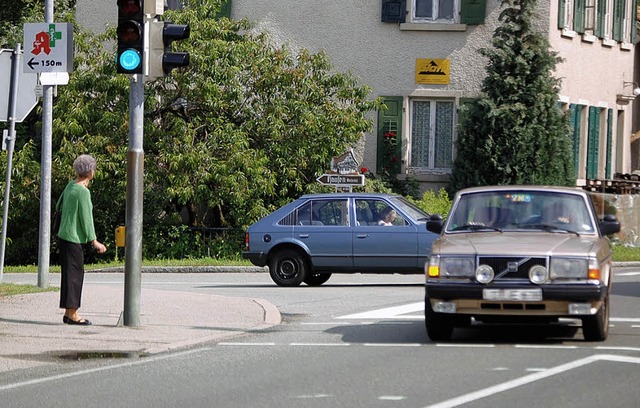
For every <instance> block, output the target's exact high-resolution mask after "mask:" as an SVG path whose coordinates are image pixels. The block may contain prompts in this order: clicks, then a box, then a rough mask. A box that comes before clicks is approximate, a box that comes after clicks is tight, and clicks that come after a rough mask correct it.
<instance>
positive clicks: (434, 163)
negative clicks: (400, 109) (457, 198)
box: [409, 100, 455, 173]
mask: <svg viewBox="0 0 640 408" xmlns="http://www.w3.org/2000/svg"><path fill="white" fill-rule="evenodd" d="M454 114H455V104H454V102H453V101H447V100H413V101H411V140H410V149H409V150H410V154H409V168H410V170H411V171H412V172H418V173H419V172H429V173H434V172H436V173H449V172H450V171H451V167H452V164H453V142H454V123H455V122H454Z"/></svg>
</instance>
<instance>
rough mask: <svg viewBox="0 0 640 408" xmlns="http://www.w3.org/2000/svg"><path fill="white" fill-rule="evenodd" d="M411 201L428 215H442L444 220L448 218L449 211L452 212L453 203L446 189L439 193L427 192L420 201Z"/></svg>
mask: <svg viewBox="0 0 640 408" xmlns="http://www.w3.org/2000/svg"><path fill="white" fill-rule="evenodd" d="M409 200H410V201H411V202H413V203H414V204H415V205H417V206H418V207H420V208H421V209H423V210H424V211H426V212H427V213H429V214H440V215H442V218H447V216H448V215H449V211H451V203H452V202H451V199H450V198H449V194H448V193H447V191H446V190H445V189H444V188H441V189H440V190H439V191H438V192H437V193H436V192H435V191H433V190H429V191H425V192H424V194H422V198H420V199H419V200H416V199H412V198H411V197H409Z"/></svg>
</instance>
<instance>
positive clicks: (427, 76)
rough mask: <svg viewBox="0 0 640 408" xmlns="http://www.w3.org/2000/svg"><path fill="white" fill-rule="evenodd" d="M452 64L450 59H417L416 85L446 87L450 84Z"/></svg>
mask: <svg viewBox="0 0 640 408" xmlns="http://www.w3.org/2000/svg"><path fill="white" fill-rule="evenodd" d="M450 69H451V63H450V61H449V60H448V59H431V58H417V59H416V84H437V85H446V84H448V83H449V76H450Z"/></svg>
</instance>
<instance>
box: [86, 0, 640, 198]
mask: <svg viewBox="0 0 640 408" xmlns="http://www.w3.org/2000/svg"><path fill="white" fill-rule="evenodd" d="M636 1H637V0H539V1H538V3H537V16H536V18H535V19H534V20H535V21H536V24H537V27H536V28H537V29H538V30H540V32H541V33H543V34H544V35H546V36H547V37H548V39H549V42H550V45H551V47H552V49H553V50H555V51H557V52H559V55H560V57H562V58H563V62H562V63H560V64H559V65H558V66H557V70H556V72H555V73H554V75H555V76H556V77H558V78H560V79H561V80H562V83H561V91H560V97H559V103H560V104H561V106H562V107H563V109H567V110H570V117H571V122H572V125H573V141H574V158H573V159H574V166H575V170H576V175H577V179H576V184H578V185H581V184H584V183H585V182H586V180H587V179H608V178H612V177H613V175H614V174H615V173H630V172H633V171H634V170H636V169H638V168H640V164H639V161H640V160H639V159H640V140H638V138H637V136H636V133H635V132H637V130H638V129H637V128H636V127H637V126H636V125H634V116H637V115H634V111H633V107H634V101H635V97H636V96H637V95H636V93H637V94H640V87H639V86H638V78H637V77H636V75H634V72H635V60H636V57H635V41H636V15H637V13H636V7H637V5H636ZM500 3H501V1H500V0H440V1H433V0H377V1H375V0H347V1H343V2H335V1H331V0H316V1H313V2H291V1H290V0H228V2H227V4H226V8H225V10H226V12H227V13H228V15H229V16H230V17H231V18H234V19H241V18H247V19H249V20H251V21H255V22H256V30H260V31H267V32H269V33H270V35H271V38H273V40H274V41H275V42H276V43H277V44H287V45H288V46H289V47H290V48H292V49H294V50H295V49H296V48H306V49H309V50H311V51H312V52H318V51H320V50H325V51H326V52H327V54H328V55H329V58H330V60H331V61H332V63H333V65H334V66H335V68H336V69H337V70H340V71H347V70H350V71H352V72H353V73H354V74H355V76H357V77H358V78H359V79H360V81H361V83H366V84H368V85H369V86H371V87H372V89H373V95H372V96H373V97H377V96H380V97H383V98H384V100H385V104H386V106H387V109H386V110H382V111H380V112H377V113H376V115H375V117H374V118H373V119H374V120H375V123H376V126H375V131H374V132H372V133H370V134H366V135H365V136H364V137H363V138H362V140H361V143H360V144H359V145H358V146H354V151H355V156H356V158H357V160H358V161H359V162H360V164H361V166H362V167H367V168H368V169H370V170H375V172H377V173H379V172H382V171H388V172H390V173H395V174H398V177H400V178H404V177H407V176H412V177H415V178H416V179H418V180H419V181H420V183H421V186H422V188H423V189H439V188H440V187H443V186H445V185H446V184H447V182H448V179H449V175H450V173H451V166H452V164H453V159H454V157H455V154H456V151H455V142H456V137H457V134H456V127H457V123H458V111H459V107H460V105H461V103H464V101H465V100H467V99H471V98H476V97H477V96H478V95H479V92H480V89H481V84H482V81H483V78H484V76H485V66H486V60H485V59H484V58H483V57H482V56H481V55H480V54H479V53H478V50H479V49H480V48H483V47H488V46H490V41H491V37H492V35H493V32H494V30H495V29H496V27H497V26H498V25H499V21H498V17H499V14H500V12H501V4H500ZM77 12H78V21H79V23H80V24H81V25H83V26H88V27H91V28H93V29H98V30H99V29H101V28H103V27H104V26H105V24H107V23H110V24H114V23H115V18H116V16H115V5H114V4H112V3H104V4H102V3H96V2H90V1H88V0H78V2H77ZM109 16H111V17H109ZM96 19H98V20H101V21H96ZM107 20H109V21H107ZM636 88H637V91H635V90H636ZM634 91H635V92H634ZM639 101H640V100H639ZM390 142H393V143H390Z"/></svg>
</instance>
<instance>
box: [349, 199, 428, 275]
mask: <svg viewBox="0 0 640 408" xmlns="http://www.w3.org/2000/svg"><path fill="white" fill-rule="evenodd" d="M387 207H391V208H390V209H388V208H387ZM390 210H394V211H393V212H391V214H392V217H391V218H392V219H391V220H390V219H388V218H386V221H385V217H384V215H386V214H387V213H389V212H390ZM355 215H356V220H357V222H356V225H355V226H354V227H353V234H352V237H353V264H354V270H355V271H376V272H390V273H393V272H416V270H417V269H420V268H422V267H423V263H421V260H420V259H419V258H421V257H419V255H418V226H416V225H413V224H412V223H411V222H409V221H408V220H406V219H405V218H404V217H403V216H402V214H401V213H400V212H398V211H397V210H395V209H394V208H393V207H392V206H391V205H390V204H389V203H387V202H386V201H383V200H377V199H356V200H355ZM422 227H423V228H424V226H422Z"/></svg>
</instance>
